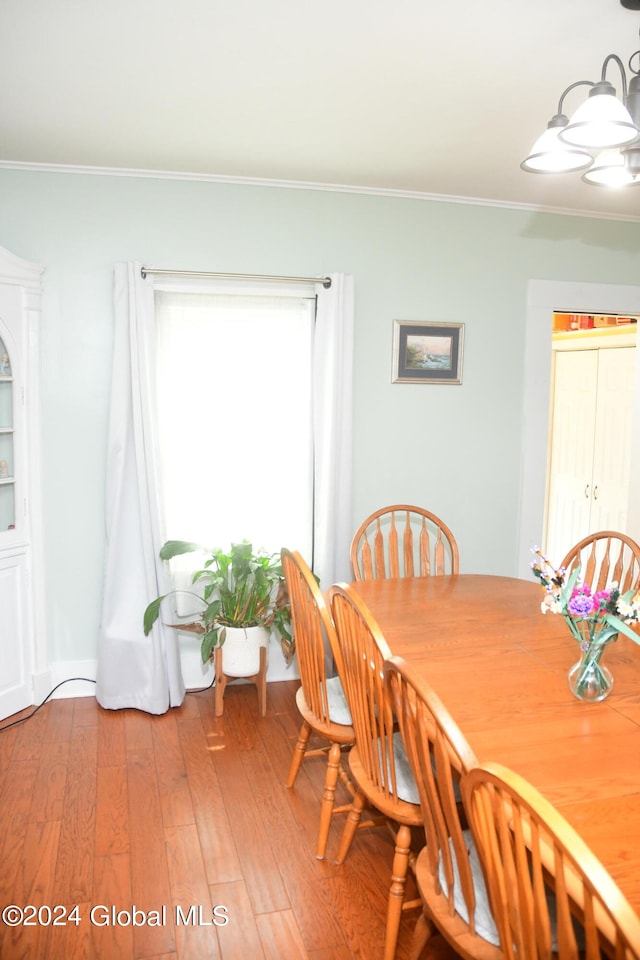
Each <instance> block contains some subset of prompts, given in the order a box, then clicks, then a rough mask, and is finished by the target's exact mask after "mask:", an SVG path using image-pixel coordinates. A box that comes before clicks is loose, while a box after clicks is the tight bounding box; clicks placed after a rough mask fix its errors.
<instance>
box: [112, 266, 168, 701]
mask: <svg viewBox="0 0 640 960" xmlns="http://www.w3.org/2000/svg"><path fill="white" fill-rule="evenodd" d="M140 267H141V265H140V264H137V263H128V264H126V263H119V264H116V268H115V277H114V310H115V317H114V327H115V330H114V354H113V374H112V387H111V416H110V424H109V447H108V453H107V482H106V501H107V502H106V557H105V579H104V604H103V618H102V630H101V636H100V643H99V648H98V672H97V686H96V698H97V700H98V703H99V704H100V705H101V706H103V707H106V708H109V709H121V708H123V707H136V708H138V709H139V710H145V711H147V712H148V713H165V712H166V710H167V709H168V708H169V707H175V706H179V705H180V704H181V703H182V701H183V699H184V693H185V688H184V683H183V680H182V673H181V671H180V654H179V650H178V634H177V631H175V630H172V629H170V628H168V627H165V626H164V625H163V624H162V622H161V621H160V620H158V621H156V624H155V626H154V627H153V630H152V631H151V633H150V634H149V636H148V637H145V635H144V631H143V629H142V617H143V613H144V610H145V607H146V606H147V604H148V603H149V602H150V601H151V600H153V599H154V598H155V597H156V596H158V595H159V594H161V593H164V592H165V591H166V589H167V584H166V582H165V571H164V567H163V562H162V561H161V560H159V558H158V553H159V550H160V547H161V546H162V533H161V524H160V516H161V511H160V506H159V503H160V490H159V487H158V482H157V476H156V451H157V445H156V442H155V427H154V425H155V415H154V410H155V399H154V396H155V391H154V371H155V356H154V354H155V351H154V304H153V283H152V281H151V280H150V279H147V280H143V279H142V277H141V274H140Z"/></svg>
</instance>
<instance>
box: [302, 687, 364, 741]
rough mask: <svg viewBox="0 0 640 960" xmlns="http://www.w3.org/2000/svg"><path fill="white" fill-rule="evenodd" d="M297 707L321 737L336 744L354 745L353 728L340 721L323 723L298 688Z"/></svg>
mask: <svg viewBox="0 0 640 960" xmlns="http://www.w3.org/2000/svg"><path fill="white" fill-rule="evenodd" d="M296 706H297V708H298V710H299V711H300V716H301V717H302V718H303V720H306V721H307V723H308V724H309V726H310V727H311V729H312V730H315V732H316V733H318V734H320V736H322V737H325V738H326V739H327V740H332V741H335V742H336V743H343V744H344V743H353V740H354V733H353V727H351V726H349V725H348V724H344V723H340V722H338V721H336V722H329V723H325V722H324V721H322V720H321V719H320V718H319V717H317V716H316V715H315V713H314V712H313V710H311V708H310V707H309V704H308V703H307V701H306V699H305V696H304V690H303V689H302V687H298V691H297V693H296Z"/></svg>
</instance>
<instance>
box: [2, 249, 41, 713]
mask: <svg viewBox="0 0 640 960" xmlns="http://www.w3.org/2000/svg"><path fill="white" fill-rule="evenodd" d="M41 273H42V271H41V269H40V267H38V266H37V265H35V264H31V263H28V262H27V261H25V260H21V259H20V258H18V257H15V256H13V254H11V253H9V252H8V251H7V250H3V249H2V248H1V247H0V718H4V717H7V716H9V715H10V714H12V713H15V712H17V711H18V710H21V709H23V708H24V707H26V706H28V705H29V704H31V703H33V702H34V673H35V671H36V670H37V668H38V666H39V665H41V664H42V663H43V662H44V661H45V660H46V640H45V637H44V633H43V628H40V632H39V633H38V635H37V636H36V633H35V630H34V624H35V622H36V610H37V609H39V608H40V609H41V608H42V604H43V598H42V593H43V589H42V587H43V584H42V579H43V578H42V576H41V572H40V571H41V563H42V548H41V511H40V496H39V477H40V471H39V448H40V443H39V410H38V408H39V393H38V390H39V378H38V370H39V347H38V336H39V325H40V314H41V301H42V290H41ZM37 619H38V621H39V622H40V623H41V622H42V621H43V620H44V617H43V616H40V617H39V618H37Z"/></svg>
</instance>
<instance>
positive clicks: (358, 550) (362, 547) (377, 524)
mask: <svg viewBox="0 0 640 960" xmlns="http://www.w3.org/2000/svg"><path fill="white" fill-rule="evenodd" d="M351 565H352V567H353V575H354V578H355V579H356V580H383V579H385V578H386V577H416V576H420V577H428V576H430V575H432V574H444V573H457V572H458V545H457V543H456V539H455V537H454V535H453V534H452V532H451V530H450V529H449V527H448V526H447V525H446V524H445V523H443V522H442V520H440V519H439V517H436V515H435V514H434V513H430V512H429V511H428V510H423V509H422V507H414V506H411V505H410V504H406V503H396V504H393V505H392V506H389V507H382V508H381V509H380V510H376V511H375V513H372V514H371V515H370V516H369V517H367V519H366V520H365V521H364V522H363V523H361V524H360V526H359V527H358V529H357V530H356V532H355V535H354V537H353V540H352V541H351Z"/></svg>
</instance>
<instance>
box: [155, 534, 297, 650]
mask: <svg viewBox="0 0 640 960" xmlns="http://www.w3.org/2000/svg"><path fill="white" fill-rule="evenodd" d="M197 551H204V553H206V554H207V559H206V560H205V561H204V564H203V566H202V568H201V569H200V570H196V571H195V573H194V574H193V577H192V583H193V585H194V587H195V586H196V585H197V588H198V590H197V591H196V590H195V589H194V590H186V591H185V590H171V591H169V593H165V594H164V595H163V596H161V597H157V598H156V599H155V600H153V601H152V602H151V603H150V604H149V606H148V607H147V609H146V610H145V612H144V632H145V635H147V636H148V634H149V632H150V631H151V628H152V627H153V625H154V623H155V622H156V620H157V619H158V617H159V615H160V609H161V606H162V603H163V601H164V600H166V598H167V597H169V596H171V595H177V594H185V593H186V594H188V595H189V596H194V597H196V598H197V599H198V601H199V602H200V603H201V604H202V608H203V609H202V611H201V613H200V614H199V615H198V619H197V620H196V621H194V622H193V623H191V624H188V623H185V624H172V626H175V627H179V628H180V629H188V628H191V629H195V630H196V631H197V632H198V633H201V634H202V643H201V654H202V662H203V663H206V662H207V660H209V659H211V656H212V655H213V651H214V650H215V648H216V647H217V646H219V645H221V644H223V643H224V637H225V627H227V626H229V627H256V626H260V627H267V628H271V627H275V628H276V630H277V631H278V632H279V634H280V638H281V639H280V642H281V646H282V652H283V655H284V658H285V661H286V662H287V663H290V662H291V660H292V658H293V655H294V653H295V644H294V640H293V636H292V632H291V607H290V605H289V598H288V594H287V588H286V582H285V580H284V576H283V572H282V565H281V562H280V557H279V556H278V555H277V554H268V553H265V552H264V551H256V552H254V550H253V546H252V544H251V543H249V542H248V541H246V540H243V541H242V543H233V544H231V548H230V550H228V551H224V550H220V549H213V550H211V549H208V548H206V547H202V546H201V545H200V544H198V543H189V542H188V541H185V540H167V542H166V543H165V544H163V546H162V549H161V550H160V557H161V559H162V560H171V559H173V557H178V556H181V555H183V554H186V553H194V552H197Z"/></svg>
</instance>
